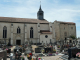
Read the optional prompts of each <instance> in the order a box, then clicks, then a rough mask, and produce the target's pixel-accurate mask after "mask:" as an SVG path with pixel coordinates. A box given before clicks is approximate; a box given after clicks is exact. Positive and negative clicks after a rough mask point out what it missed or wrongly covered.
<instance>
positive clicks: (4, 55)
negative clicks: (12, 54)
mask: <svg viewBox="0 0 80 60" xmlns="http://www.w3.org/2000/svg"><path fill="white" fill-rule="evenodd" d="M0 58H3V60H7V52H6V51H5V50H4V51H0ZM0 60H1V59H0Z"/></svg>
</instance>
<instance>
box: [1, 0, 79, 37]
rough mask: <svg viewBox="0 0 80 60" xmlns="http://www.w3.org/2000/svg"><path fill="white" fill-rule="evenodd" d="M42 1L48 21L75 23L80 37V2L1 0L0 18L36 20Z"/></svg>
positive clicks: (61, 0) (72, 0) (75, 0)
mask: <svg viewBox="0 0 80 60" xmlns="http://www.w3.org/2000/svg"><path fill="white" fill-rule="evenodd" d="M40 1H41V7H42V10H43V11H44V18H45V19H46V20H48V21H49V22H54V21H55V20H57V21H65V22H75V23H76V32H77V33H76V34H77V37H80V0H0V16H2V17H19V18H34V19H36V18H37V12H38V10H39V7H40Z"/></svg>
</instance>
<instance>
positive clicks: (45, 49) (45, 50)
mask: <svg viewBox="0 0 80 60" xmlns="http://www.w3.org/2000/svg"><path fill="white" fill-rule="evenodd" d="M48 52H52V49H51V48H44V53H48Z"/></svg>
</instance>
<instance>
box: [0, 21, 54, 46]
mask: <svg viewBox="0 0 80 60" xmlns="http://www.w3.org/2000/svg"><path fill="white" fill-rule="evenodd" d="M50 24H51V23H48V24H40V23H36V24H33V23H9V22H0V41H4V42H5V40H6V44H8V42H9V38H11V44H12V45H16V40H20V41H21V44H24V43H25V42H26V41H32V42H33V43H39V42H40V43H41V41H42V40H43V42H46V40H45V35H49V36H48V38H46V39H47V40H50V39H51V40H54V39H53V38H52V36H53V34H48V33H43V34H41V33H40V30H49V31H50V30H51V31H50V32H52V33H53V31H52V30H53V29H52V28H51V27H50V26H49V25H50ZM4 26H6V27H7V38H3V27H4ZM18 27H19V28H20V29H21V32H20V33H19V34H18V33H17V28H18ZM31 27H33V38H30V28H31ZM43 35H44V38H42V37H43ZM47 42H48V43H49V42H50V41H47Z"/></svg>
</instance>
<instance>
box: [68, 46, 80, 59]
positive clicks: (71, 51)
mask: <svg viewBox="0 0 80 60" xmlns="http://www.w3.org/2000/svg"><path fill="white" fill-rule="evenodd" d="M78 52H80V49H78V48H76V47H72V48H70V49H68V56H69V57H68V59H69V60H70V59H71V58H76V54H77V53H78Z"/></svg>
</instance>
